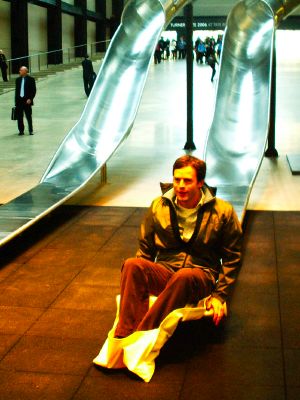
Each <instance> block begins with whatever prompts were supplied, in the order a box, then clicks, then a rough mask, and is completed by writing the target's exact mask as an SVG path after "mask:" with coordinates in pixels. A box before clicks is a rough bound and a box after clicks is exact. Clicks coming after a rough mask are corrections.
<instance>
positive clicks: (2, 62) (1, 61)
mask: <svg viewBox="0 0 300 400" xmlns="http://www.w3.org/2000/svg"><path fill="white" fill-rule="evenodd" d="M0 68H1V73H2V79H3V81H4V82H7V81H8V79H7V64H6V57H5V54H4V53H3V50H0Z"/></svg>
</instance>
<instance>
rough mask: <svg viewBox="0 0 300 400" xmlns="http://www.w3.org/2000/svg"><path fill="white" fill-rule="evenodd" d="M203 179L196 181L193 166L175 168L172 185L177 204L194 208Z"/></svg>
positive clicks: (197, 201)
mask: <svg viewBox="0 0 300 400" xmlns="http://www.w3.org/2000/svg"><path fill="white" fill-rule="evenodd" d="M203 183H204V181H200V182H198V180H197V174H196V170H195V168H193V167H191V166H188V167H183V168H179V169H175V171H174V176H173V187H174V190H175V194H176V197H177V201H178V204H179V205H180V206H181V207H185V208H194V207H196V206H197V204H198V203H199V201H200V198H201V192H200V189H201V187H202V186H203Z"/></svg>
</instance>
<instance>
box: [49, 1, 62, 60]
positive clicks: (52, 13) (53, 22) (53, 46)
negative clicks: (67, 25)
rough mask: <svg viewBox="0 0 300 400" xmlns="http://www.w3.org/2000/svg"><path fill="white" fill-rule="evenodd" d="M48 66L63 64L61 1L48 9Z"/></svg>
mask: <svg viewBox="0 0 300 400" xmlns="http://www.w3.org/2000/svg"><path fill="white" fill-rule="evenodd" d="M47 38H48V51H51V53H49V54H48V64H62V62H63V53H62V50H61V49H62V17H61V0H56V5H55V6H53V7H49V8H48V9H47Z"/></svg>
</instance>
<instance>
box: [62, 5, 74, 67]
mask: <svg viewBox="0 0 300 400" xmlns="http://www.w3.org/2000/svg"><path fill="white" fill-rule="evenodd" d="M61 19H62V48H63V49H64V50H65V49H67V48H69V47H74V46H75V43H74V17H73V16H72V15H69V14H64V13H63V14H62V18H61ZM71 56H73V53H71ZM66 57H67V53H66V50H65V51H64V62H67V61H68V60H67V59H66Z"/></svg>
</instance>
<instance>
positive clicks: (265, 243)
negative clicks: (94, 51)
mask: <svg viewBox="0 0 300 400" xmlns="http://www.w3.org/2000/svg"><path fill="white" fill-rule="evenodd" d="M284 60H285V58H284V57H282V58H280V57H279V60H278V87H277V96H278V98H277V121H276V128H277V150H278V152H279V158H277V159H264V160H263V163H262V167H261V169H260V172H259V174H258V177H257V180H256V182H255V185H254V189H253V192H252V195H251V198H250V201H249V205H248V208H249V210H252V211H249V212H248V213H247V215H246V220H245V256H244V262H243V267H242V270H241V273H240V276H239V279H238V283H237V286H236V290H235V292H234V295H233V297H232V301H231V307H230V310H231V313H230V317H229V319H228V320H227V322H226V324H225V326H224V327H223V328H222V329H220V330H215V329H212V327H211V326H210V324H209V323H206V324H203V323H200V324H192V325H190V324H187V325H184V326H181V328H180V329H179V330H178V331H177V332H176V334H175V336H174V337H173V338H172V340H171V341H170V342H169V343H168V345H167V346H166V347H165V348H164V350H163V352H162V354H161V356H160V357H159V359H158V362H157V370H156V372H155V374H154V377H153V379H152V381H151V382H150V383H149V384H144V383H143V382H141V381H139V380H137V379H135V378H134V377H133V376H131V375H129V374H127V373H126V372H125V371H119V372H116V373H109V372H105V371H101V370H97V369H95V368H94V366H93V365H92V359H93V358H94V357H95V355H97V353H98V351H99V349H100V346H101V345H102V343H103V341H104V339H105V337H106V333H107V331H108V330H109V328H110V326H111V324H112V322H113V318H114V312H115V304H114V296H115V295H116V293H118V291H119V289H118V288H119V274H120V272H119V271H120V265H121V263H122V260H123V259H124V258H126V257H128V256H131V255H132V254H134V252H135V249H136V245H137V242H136V238H137V232H138V226H139V224H140V221H141V218H142V215H143V214H144V212H145V209H144V207H147V206H148V205H149V203H150V201H151V199H152V198H153V197H154V196H156V195H157V194H159V181H169V180H170V179H171V166H172V163H173V161H174V159H175V158H176V157H177V156H178V155H181V154H182V153H183V150H182V148H183V146H184V144H185V140H186V139H185V133H184V132H185V101H184V96H185V75H184V71H185V65H184V62H172V61H170V62H168V63H167V62H165V63H162V64H160V65H157V66H154V65H153V66H152V67H151V69H150V76H149V80H148V82H147V85H146V88H145V93H144V96H143V99H142V103H141V106H140V109H139V113H138V116H137V120H136V123H135V125H134V128H133V130H132V134H131V136H130V137H129V138H128V140H126V142H124V144H122V146H121V147H120V148H119V149H118V150H117V152H116V153H115V154H114V156H113V157H112V158H111V159H110V160H109V162H108V163H107V166H108V183H107V184H106V185H105V186H103V187H99V180H97V179H94V180H93V181H92V182H91V183H90V185H88V187H87V188H86V189H85V190H84V191H83V192H82V193H80V194H79V195H77V196H76V198H74V199H72V201H70V202H69V203H72V204H73V205H77V206H76V207H74V206H71V205H70V204H69V205H67V206H62V207H60V208H59V209H58V210H57V211H56V212H54V213H52V214H51V215H49V216H48V217H46V218H44V219H43V220H42V221H40V222H39V223H38V224H37V225H35V226H33V227H32V228H31V229H29V230H28V231H27V232H25V233H24V234H23V235H22V236H20V237H19V238H16V239H15V240H14V241H12V242H11V243H10V244H9V245H8V246H6V247H5V248H3V249H1V252H0V263H1V264H0V398H1V400H2V399H3V400H6V399H9V400H10V399H20V400H21V399H22V400H23V399H30V400H32V399H33V400H35V399H47V400H48V399H55V400H57V399H64V400H67V399H70V400H71V399H76V400H79V399H84V400H89V399H93V400H94V399H95V400H96V399H99V398H101V399H102V398H103V399H108V400H114V399H120V398H124V399H129V400H136V399H146V400H152V399H153V400H154V399H155V400H156V399H157V400H163V399H168V400H169V399H177V400H185V399H189V400H190V399H196V400H198V399H199V400H201V399H207V398H209V397H214V398H216V399H224V400H227V399H228V400H229V399H230V400H232V399H233V400H235V399H239V400H240V399H242V400H243V399H245V400H252V399H256V400H265V399H270V400H296V399H297V400H298V399H299V395H300V385H299V365H300V363H299V357H300V352H299V348H300V343H299V323H298V321H299V296H298V287H299V268H298V266H299V240H300V237H299V235H300V229H299V227H300V215H299V214H300V213H299V210H300V202H299V194H300V193H299V192H300V182H299V179H300V177H299V176H293V175H292V174H291V172H290V170H289V166H288V164H287V161H286V154H292V153H293V154H297V153H300V147H299V139H298V135H299V119H298V113H299V111H298V110H299V102H300V100H299V96H298V92H299V86H300V75H299V66H300V62H298V61H297V60H296V61H295V62H294V63H293V64H291V63H285V62H284ZM95 67H96V68H98V67H99V64H96V65H95ZM195 81H196V87H197V90H196V91H195V100H196V104H198V105H199V109H197V110H195V143H196V146H197V151H196V152H195V153H196V155H199V156H201V154H202V151H203V145H204V141H205V135H206V132H207V129H208V127H209V123H210V120H211V117H212V110H213V104H214V93H215V84H211V82H210V69H209V67H206V66H196V65H195ZM37 85H38V95H37V98H36V103H35V104H36V105H35V106H34V110H33V112H34V131H35V135H34V136H29V135H25V136H23V137H19V136H18V135H17V129H16V123H15V122H12V121H10V108H11V106H12V105H13V92H8V93H6V94H4V95H1V96H0V118H1V121H2V123H1V130H0V144H1V147H0V152H1V153H0V178H1V179H0V189H1V190H0V203H5V202H7V201H9V200H11V199H13V198H14V197H16V196H18V195H19V194H21V193H23V192H24V191H26V190H28V189H30V188H31V187H33V186H34V185H36V184H37V183H38V181H39V179H40V177H41V175H42V174H43V172H44V170H45V169H46V167H47V165H48V163H49V161H50V159H51V157H52V155H53V154H54V152H55V150H56V148H57V146H58V144H59V143H60V142H61V141H62V139H63V137H64V136H65V134H66V133H67V132H68V131H69V130H70V128H71V127H72V126H73V125H74V123H75V122H76V121H77V120H78V118H79V115H80V113H81V111H82V109H83V107H84V104H85V101H86V97H85V95H84V92H83V86H82V78H81V70H80V68H78V69H74V70H71V71H68V72H65V73H59V74H57V75H56V76H52V77H49V78H47V79H45V80H42V81H39V82H38V84H37ZM94 206H98V207H94Z"/></svg>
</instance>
